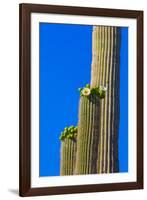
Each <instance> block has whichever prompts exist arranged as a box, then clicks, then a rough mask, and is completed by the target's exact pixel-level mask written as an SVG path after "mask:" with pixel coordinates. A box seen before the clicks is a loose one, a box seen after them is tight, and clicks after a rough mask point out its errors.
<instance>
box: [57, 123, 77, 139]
mask: <svg viewBox="0 0 147 200" xmlns="http://www.w3.org/2000/svg"><path fill="white" fill-rule="evenodd" d="M77 132H78V128H77V126H70V127H65V128H64V130H63V131H62V132H61V135H60V137H59V139H60V140H62V141H64V139H65V138H68V139H75V138H76V137H77Z"/></svg>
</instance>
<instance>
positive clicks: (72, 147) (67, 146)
mask: <svg viewBox="0 0 147 200" xmlns="http://www.w3.org/2000/svg"><path fill="white" fill-rule="evenodd" d="M76 137H77V127H74V126H71V127H69V128H65V129H64V132H62V134H61V136H60V140H61V141H62V143H61V160H60V175H62V176H63V175H73V174H74V169H75V162H76V147H77V141H76Z"/></svg>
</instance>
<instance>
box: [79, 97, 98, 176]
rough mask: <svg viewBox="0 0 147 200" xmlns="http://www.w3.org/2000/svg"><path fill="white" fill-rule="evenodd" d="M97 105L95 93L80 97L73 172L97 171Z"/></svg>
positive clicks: (91, 172) (89, 172)
mask: <svg viewBox="0 0 147 200" xmlns="http://www.w3.org/2000/svg"><path fill="white" fill-rule="evenodd" d="M99 105H100V100H99V98H98V97H97V96H96V95H92V96H90V97H81V98H80V105H79V122H78V137H77V154H76V167H75V174H95V173H97V153H98V140H99V138H98V136H99V135H98V133H99V131H98V130H99V123H97V122H98V121H99V117H100V113H99V111H100V107H99Z"/></svg>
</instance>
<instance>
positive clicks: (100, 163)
mask: <svg viewBox="0 0 147 200" xmlns="http://www.w3.org/2000/svg"><path fill="white" fill-rule="evenodd" d="M92 41H93V51H92V54H93V56H92V75H91V86H92V87H95V86H98V85H105V86H106V87H107V93H106V97H105V99H104V100H103V101H101V105H100V107H101V111H100V113H101V120H100V133H99V135H100V138H99V144H98V159H97V170H98V171H97V172H98V173H112V172H118V170H119V161H118V128H119V101H120V100H119V86H120V81H119V80H120V76H119V73H120V71H119V54H120V30H119V28H117V27H106V26H97V27H94V28H93V36H92ZM97 123H99V119H97Z"/></svg>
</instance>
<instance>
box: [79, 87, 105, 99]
mask: <svg viewBox="0 0 147 200" xmlns="http://www.w3.org/2000/svg"><path fill="white" fill-rule="evenodd" d="M106 91H107V88H106V87H104V86H101V85H100V86H98V87H93V88H90V84H87V85H86V86H85V87H84V88H79V92H80V96H86V97H89V96H90V95H93V94H96V95H97V96H98V97H99V98H100V99H103V98H105V95H106Z"/></svg>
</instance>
